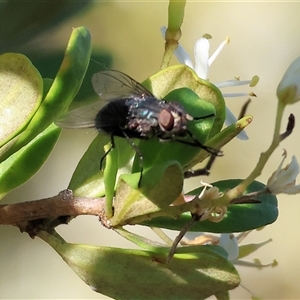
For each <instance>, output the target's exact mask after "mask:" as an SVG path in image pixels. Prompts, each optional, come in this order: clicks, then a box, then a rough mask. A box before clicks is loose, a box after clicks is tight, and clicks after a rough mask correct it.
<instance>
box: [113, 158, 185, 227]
mask: <svg viewBox="0 0 300 300" xmlns="http://www.w3.org/2000/svg"><path fill="white" fill-rule="evenodd" d="M139 176H140V173H135V174H124V175H122V176H121V177H120V180H119V183H118V187H117V190H116V195H115V200H114V216H113V218H111V219H110V225H111V226H119V225H122V224H126V223H128V222H129V220H130V221H131V222H138V221H137V220H136V218H137V219H138V220H139V219H141V218H142V219H148V218H149V215H150V214H151V213H154V212H157V211H160V210H161V209H162V208H167V207H168V206H169V205H170V204H171V203H172V202H174V201H175V200H176V198H177V197H178V196H179V195H180V194H181V191H182V187H183V176H182V169H181V167H180V165H179V164H178V162H174V161H168V162H165V163H164V164H161V165H155V166H153V167H152V168H149V169H147V170H145V172H144V173H143V185H142V187H141V188H140V189H137V183H138V180H139ZM133 219H134V221H133Z"/></svg>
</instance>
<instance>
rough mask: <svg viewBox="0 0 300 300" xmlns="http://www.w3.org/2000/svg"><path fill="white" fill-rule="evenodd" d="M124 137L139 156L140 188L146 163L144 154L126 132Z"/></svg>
mask: <svg viewBox="0 0 300 300" xmlns="http://www.w3.org/2000/svg"><path fill="white" fill-rule="evenodd" d="M123 135H124V137H125V138H126V140H127V142H128V143H129V144H130V146H131V147H132V149H133V150H134V151H135V152H136V154H137V155H138V156H139V160H140V179H139V182H138V187H140V186H141V181H142V177H143V165H144V164H143V162H144V157H143V154H142V152H141V150H140V149H139V148H138V146H137V145H136V144H135V143H134V141H133V140H132V139H131V138H130V137H129V136H128V135H127V134H126V133H125V132H123Z"/></svg>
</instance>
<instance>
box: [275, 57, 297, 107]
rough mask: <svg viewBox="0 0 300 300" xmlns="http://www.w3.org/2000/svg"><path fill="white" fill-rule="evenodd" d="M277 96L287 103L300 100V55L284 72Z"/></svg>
mask: <svg viewBox="0 0 300 300" xmlns="http://www.w3.org/2000/svg"><path fill="white" fill-rule="evenodd" d="M277 97H278V99H279V100H280V101H282V102H283V103H285V104H292V103H295V102H297V101H299V100H300V57H298V58H296V59H295V60H294V61H293V62H292V63H291V64H290V66H289V67H288V69H287V70H286V72H285V73H284V75H283V77H282V79H281V81H280V83H279V85H278V87H277Z"/></svg>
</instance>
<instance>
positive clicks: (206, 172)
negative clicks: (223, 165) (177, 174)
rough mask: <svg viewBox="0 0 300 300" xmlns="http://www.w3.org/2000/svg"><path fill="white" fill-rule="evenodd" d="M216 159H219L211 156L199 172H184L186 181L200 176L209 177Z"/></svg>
mask: <svg viewBox="0 0 300 300" xmlns="http://www.w3.org/2000/svg"><path fill="white" fill-rule="evenodd" d="M216 157H217V156H216V155H211V156H210V157H209V160H208V162H207V164H206V165H205V167H204V168H201V169H198V170H188V171H186V172H184V173H183V176H184V178H185V179H186V178H190V177H195V176H200V175H209V172H210V169H211V166H212V164H213V163H214V161H215V159H216Z"/></svg>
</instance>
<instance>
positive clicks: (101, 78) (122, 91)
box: [92, 70, 153, 100]
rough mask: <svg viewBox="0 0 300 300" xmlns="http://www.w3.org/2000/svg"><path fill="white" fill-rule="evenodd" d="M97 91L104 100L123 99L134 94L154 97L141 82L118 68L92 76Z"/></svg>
mask: <svg viewBox="0 0 300 300" xmlns="http://www.w3.org/2000/svg"><path fill="white" fill-rule="evenodd" d="M92 84H93V87H94V90H95V92H96V93H97V94H98V95H99V96H100V97H101V98H102V99H104V100H113V99H122V98H128V97H132V96H139V97H142V96H144V97H153V95H152V94H151V93H150V92H149V91H148V90H147V89H146V88H144V87H143V86H142V85H141V84H140V83H138V82H137V81H135V80H134V79H133V78H131V77H130V76H128V75H126V74H124V73H122V72H120V71H116V70H107V71H101V72H99V73H96V74H94V75H93V77H92Z"/></svg>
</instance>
